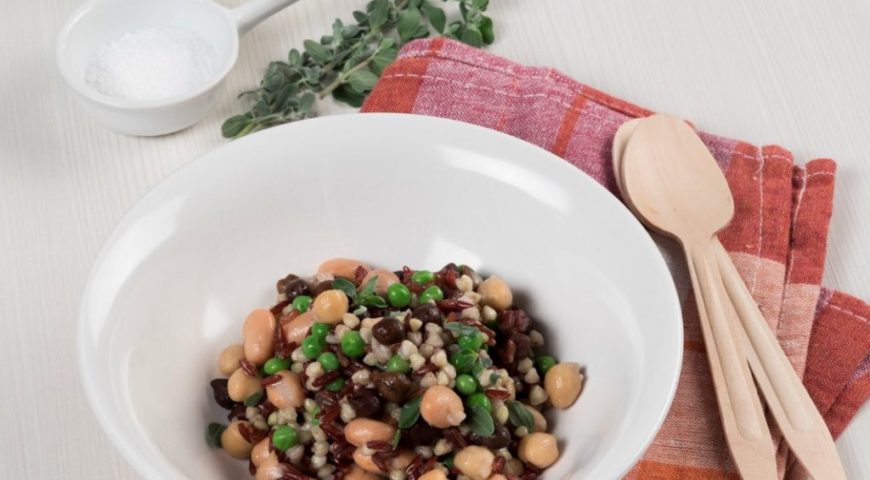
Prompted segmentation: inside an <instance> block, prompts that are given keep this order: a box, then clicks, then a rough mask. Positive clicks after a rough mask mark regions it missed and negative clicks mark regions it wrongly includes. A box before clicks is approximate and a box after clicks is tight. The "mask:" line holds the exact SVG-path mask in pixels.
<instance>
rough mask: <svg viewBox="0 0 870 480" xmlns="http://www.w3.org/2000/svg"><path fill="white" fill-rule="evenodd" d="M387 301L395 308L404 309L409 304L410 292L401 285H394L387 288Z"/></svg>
mask: <svg viewBox="0 0 870 480" xmlns="http://www.w3.org/2000/svg"><path fill="white" fill-rule="evenodd" d="M387 300H389V302H390V305H392V306H394V307H396V308H405V307H407V306H408V304H409V303H411V291H410V290H408V287H406V286H405V285H403V284H401V283H394V284H392V285H390V286H389V287H387Z"/></svg>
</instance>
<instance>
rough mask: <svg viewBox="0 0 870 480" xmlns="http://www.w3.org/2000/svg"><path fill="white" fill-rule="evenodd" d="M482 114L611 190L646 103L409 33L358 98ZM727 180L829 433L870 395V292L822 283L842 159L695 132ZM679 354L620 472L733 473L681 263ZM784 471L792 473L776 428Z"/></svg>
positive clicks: (738, 252)
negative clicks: (623, 132)
mask: <svg viewBox="0 0 870 480" xmlns="http://www.w3.org/2000/svg"><path fill="white" fill-rule="evenodd" d="M363 110H364V111H369V112H374V111H378V112H406V113H416V114H423V115H433V116H439V117H445V118H451V119H455V120H460V121H465V122H469V123H474V124H478V125H483V126H486V127H490V128H493V129H496V130H499V131H502V132H505V133H508V134H510V135H514V136H516V137H519V138H522V139H524V140H526V141H529V142H531V143H534V144H536V145H538V146H540V147H542V148H544V149H547V150H549V151H551V152H553V153H555V154H556V155H558V156H560V157H562V158H564V159H565V160H566V161H568V162H570V163H571V164H573V165H575V166H576V167H577V168H579V169H581V170H582V171H584V172H585V173H586V174H588V175H589V176H591V177H592V178H594V179H595V180H597V181H598V182H600V183H601V184H602V185H604V186H605V187H606V188H608V189H609V190H610V191H611V192H613V194H614V195H618V191H617V189H616V184H615V182H614V178H613V172H612V170H611V162H610V158H611V151H610V150H611V143H612V140H613V136H614V134H615V132H616V129H617V128H619V126H620V125H621V124H622V123H624V122H626V121H627V120H629V119H631V118H634V117H638V116H645V115H648V114H650V113H651V112H650V111H648V110H646V109H644V108H641V107H637V106H635V105H632V104H630V103H628V102H625V101H622V100H619V99H617V98H614V97H611V96H609V95H607V94H604V93H602V92H599V91H597V90H595V89H592V88H590V87H588V86H586V85H582V84H580V83H577V82H576V81H574V80H572V79H570V78H568V77H566V76H564V75H562V74H560V73H559V72H557V71H555V70H552V69H548V68H539V67H526V66H522V65H517V64H515V63H513V62H511V61H508V60H505V59H503V58H499V57H497V56H494V55H490V54H488V53H485V52H483V51H481V50H477V49H473V48H470V47H467V46H465V45H463V44H460V43H457V42H452V41H445V40H444V39H433V40H420V41H416V42H413V43H411V44H409V45H407V46H406V47H405V48H404V49H403V50H402V52H401V54H400V56H399V59H398V60H397V61H396V62H394V63H393V64H392V65H391V66H390V67H389V68H388V69H387V70H386V71H385V72H384V74H383V76H382V77H381V80H380V82H379V83H378V85H377V87H376V88H375V90H374V91H373V92H372V94H371V95H370V96H369V98H368V100H367V102H366V104H365V105H364V107H363ZM702 139H703V140H704V142H705V143H706V144H707V146H708V147H709V148H710V150H711V151H712V152H713V155H714V156H715V158H716V159H717V161H718V162H719V165H720V166H721V167H722V169H723V171H724V172H725V175H726V177H727V179H728V183H729V185H730V187H731V190H732V192H733V194H734V201H735V206H736V211H735V215H734V220H733V221H732V222H731V225H730V226H729V227H728V228H727V229H726V230H725V231H724V232H723V233H722V234H721V236H720V237H721V241H722V243H723V244H724V245H725V247H726V248H727V249H728V251H729V252H730V254H731V257H732V259H733V260H734V263H735V264H736V265H737V267H738V269H739V270H740V272H741V275H742V276H743V278H744V280H745V281H746V283H747V285H748V286H749V289H750V291H751V292H752V293H753V295H754V297H755V299H756V301H757V302H758V303H759V304H760V305H761V309H762V311H763V313H764V314H765V316H766V318H767V321H768V323H769V325H770V327H771V328H772V329H773V330H774V331H775V332H776V334H777V336H778V338H779V340H780V342H781V344H782V346H783V348H784V349H785V351H786V353H787V354H788V356H789V358H790V359H791V361H792V364H793V365H794V367H795V369H796V370H797V371H798V372H799V373H800V374H801V375H803V378H804V383H805V385H806V386H807V388H808V390H809V391H810V394H811V395H812V397H813V400H814V401H815V403H816V405H817V406H818V408H819V411H821V412H822V413H823V415H824V417H825V419H826V421H827V423H828V426H829V427H830V429H831V432H832V433H833V434H834V436H837V435H839V434H840V433H841V432H842V431H843V429H844V428H845V427H846V425H847V424H848V423H849V420H850V419H851V418H852V416H853V415H854V414H855V412H856V411H857V409H858V408H859V407H860V406H861V404H862V403H863V402H864V401H865V400H866V399H867V397H868V395H870V305H868V304H867V303H865V302H863V301H861V300H859V299H857V298H854V297H850V296H849V295H846V294H844V293H840V292H835V291H831V290H828V289H825V288H823V287H822V286H821V281H822V272H823V270H824V262H825V248H826V240H827V233H828V221H829V219H830V215H831V207H832V199H833V192H834V177H835V173H836V165H835V163H834V162H833V161H832V160H828V159H819V160H812V161H810V162H807V163H806V164H805V165H803V166H797V165H795V163H794V160H793V158H792V155H791V153H789V152H788V151H787V150H785V149H783V148H780V147H777V146H764V147H759V146H755V145H751V144H749V143H746V142H741V141H738V140H731V139H727V138H722V137H718V136H715V135H710V134H702ZM671 257H672V258H674V259H675V260H674V261H673V262H671V266H672V271H673V273H674V277H675V279H676V282H677V287H678V289H679V290H680V292H681V293H682V294H683V316H684V321H685V354H684V358H683V370H682V374H681V376H680V383H679V387H678V390H677V394H676V398H675V399H674V403H673V407H672V408H671V411H670V413H669V416H668V418H667V420H666V421H665V423H664V426H663V427H662V429H661V431H660V432H659V434H658V436H657V437H656V439H655V441H654V442H653V443H652V445H651V446H650V447H649V449H648V450H647V452H646V454H645V455H644V457H643V459H642V460H641V461H640V462H639V463H638V464H637V465H636V466H635V467H634V469H632V470H631V472H629V474H628V476H627V478H630V479H635V478H652V479H713V478H717V479H718V478H737V474H736V473H735V470H734V467H733V465H731V461H730V459H729V454H728V450H727V448H726V446H725V439H724V436H723V433H722V429H721V426H720V422H719V418H718V410H717V408H716V403H715V402H716V399H715V397H714V394H713V390H712V385H711V380H710V373H709V370H708V366H707V358H706V354H705V352H704V344H703V341H702V337H701V332H700V327H699V325H698V318H697V313H696V310H695V306H694V302H693V300H692V298H691V295H689V294H688V292H689V291H690V285H689V282H688V278H687V274H686V272H685V268H684V266H683V265H681V264H680V262H679V260H676V259H677V258H678V256H676V255H672V256H671ZM773 441H775V442H777V445H778V446H779V452H780V453H779V457H780V458H779V465H780V473H781V476H782V477H787V478H799V477H800V474H801V472H800V467H799V466H797V465H796V464H795V462H793V461H791V460H790V459H789V457H788V454H787V449H786V448H785V446H784V444H783V443H782V442H781V440H780V439H779V438H776V439H774V440H773Z"/></svg>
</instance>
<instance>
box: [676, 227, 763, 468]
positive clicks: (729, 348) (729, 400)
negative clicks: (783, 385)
mask: <svg viewBox="0 0 870 480" xmlns="http://www.w3.org/2000/svg"><path fill="white" fill-rule="evenodd" d="M712 246H713V245H712V243H711V242H710V240H700V241H696V242H693V243H691V244H684V245H683V247H684V249H685V251H686V260H687V264H688V267H689V274H690V276H691V278H692V287H693V289H694V292H695V303H696V304H697V306H698V317H699V320H700V324H701V332H702V334H703V337H704V344H705V346H706V350H707V358H708V360H709V364H710V373H711V376H712V378H713V387H714V390H715V392H716V400H717V403H718V405H719V412H720V417H721V419H722V427H723V430H724V431H725V438H726V440H727V442H728V448H729V450H730V451H731V457H732V458H733V459H734V464H735V465H736V467H737V470H738V472H739V473H740V476H741V478H743V479H744V480H767V479H772V478H776V455H775V452H774V449H773V440H772V439H771V436H770V431H769V430H768V428H767V423H766V422H765V419H764V410H763V407H762V405H761V399H760V398H759V396H758V392H757V391H756V389H755V384H754V382H753V381H752V376H751V373H750V372H749V365H748V364H747V361H746V355H745V353H744V350H743V344H742V343H739V342H738V339H739V338H740V337H739V336H738V335H736V334H735V332H734V331H733V330H734V328H735V327H736V326H737V322H738V320H737V319H736V318H734V317H735V316H736V312H734V309H733V308H732V306H731V303H730V302H728V301H727V299H726V294H725V287H724V285H723V284H722V279H721V277H720V275H719V268H718V265H717V263H716V257H715V255H714V250H713V249H712V248H711V247H712Z"/></svg>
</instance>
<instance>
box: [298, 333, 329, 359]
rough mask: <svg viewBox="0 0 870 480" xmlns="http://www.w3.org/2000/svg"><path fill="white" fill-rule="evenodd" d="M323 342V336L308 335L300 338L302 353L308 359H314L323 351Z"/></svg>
mask: <svg viewBox="0 0 870 480" xmlns="http://www.w3.org/2000/svg"><path fill="white" fill-rule="evenodd" d="M323 343H324V341H323V338H321V337H315V336H314V335H309V336H307V337H305V340H302V353H304V354H305V356H306V357H308V358H310V359H315V358H317V356H318V355H320V352H322V351H323Z"/></svg>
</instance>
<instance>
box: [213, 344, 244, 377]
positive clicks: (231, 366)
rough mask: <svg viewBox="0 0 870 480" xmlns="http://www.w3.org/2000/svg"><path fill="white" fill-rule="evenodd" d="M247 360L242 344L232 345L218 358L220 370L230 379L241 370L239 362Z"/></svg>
mask: <svg viewBox="0 0 870 480" xmlns="http://www.w3.org/2000/svg"><path fill="white" fill-rule="evenodd" d="M243 358H245V347H244V346H242V345H241V344H236V345H230V346H229V347H227V348H225V349H224V351H222V352H221V355H220V357H219V358H218V369H219V370H220V371H221V374H223V375H224V376H226V377H229V376H230V375H232V374H233V372H235V371H236V369H237V368H239V360H241V359H243Z"/></svg>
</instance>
